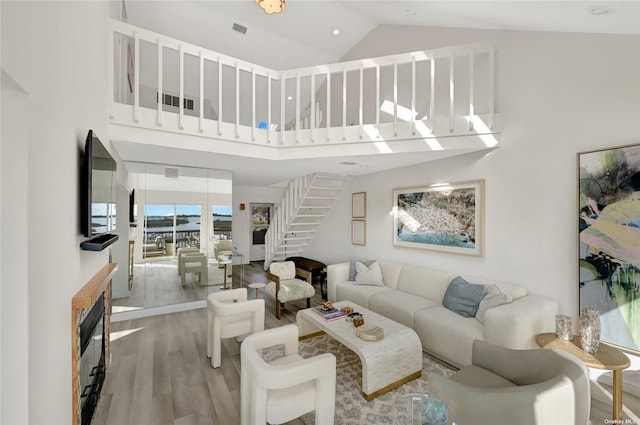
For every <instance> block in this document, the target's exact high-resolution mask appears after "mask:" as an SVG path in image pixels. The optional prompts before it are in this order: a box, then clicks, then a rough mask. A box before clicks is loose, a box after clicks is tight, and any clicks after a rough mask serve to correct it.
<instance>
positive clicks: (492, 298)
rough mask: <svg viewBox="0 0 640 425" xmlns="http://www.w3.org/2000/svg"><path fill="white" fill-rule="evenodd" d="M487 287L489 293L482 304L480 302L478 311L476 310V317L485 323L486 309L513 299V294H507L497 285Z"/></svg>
mask: <svg viewBox="0 0 640 425" xmlns="http://www.w3.org/2000/svg"><path fill="white" fill-rule="evenodd" d="M485 289H486V291H487V295H485V297H484V298H483V299H482V301H480V304H478V311H477V312H476V319H478V320H479V321H480V323H482V324H484V313H485V311H487V310H488V309H490V308H493V307H497V306H499V305H502V304H508V303H510V302H512V301H513V298H512V297H511V295H509V294H507V293H506V292H504V291H503V290H502V289H501V288H500V287H498V286H496V285H488V286H487V287H486V288H485Z"/></svg>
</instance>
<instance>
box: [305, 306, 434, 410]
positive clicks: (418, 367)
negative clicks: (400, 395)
mask: <svg viewBox="0 0 640 425" xmlns="http://www.w3.org/2000/svg"><path fill="white" fill-rule="evenodd" d="M333 305H334V307H336V308H340V307H341V306H351V307H353V309H354V311H357V312H359V313H361V314H362V315H363V316H364V320H365V323H366V324H372V325H378V326H380V327H382V328H383V329H384V338H383V339H382V340H380V341H365V340H363V339H360V338H359V337H358V336H357V335H356V328H355V326H353V323H352V322H348V321H346V319H339V320H334V321H331V322H326V321H325V320H324V319H323V318H322V317H320V315H319V314H318V313H316V312H314V311H312V309H304V310H299V311H298V314H297V315H296V323H297V325H298V329H299V335H300V339H306V338H311V337H314V336H316V335H319V334H322V333H326V334H328V335H330V336H331V337H333V338H334V339H335V340H336V341H338V342H340V343H341V344H342V345H344V346H345V347H347V348H348V349H350V350H351V351H353V352H354V353H356V354H357V355H358V357H360V362H361V363H362V393H363V396H364V398H365V399H366V400H367V401H371V400H373V399H374V398H375V397H377V396H379V395H382V394H384V393H386V392H388V391H391V390H394V389H395V388H398V387H399V386H401V385H404V384H405V383H407V382H409V381H411V380H413V379H416V378H419V377H420V376H421V375H422V344H421V343H420V338H418V335H417V334H416V333H415V332H414V331H413V329H411V328H408V327H406V326H404V325H402V324H400V323H398V322H394V321H393V320H391V319H388V318H386V317H384V316H381V315H379V314H377V313H374V312H373V311H370V310H367V309H366V308H364V307H361V306H359V305H357V304H354V303H352V302H349V301H340V302H337V303H334V304H333Z"/></svg>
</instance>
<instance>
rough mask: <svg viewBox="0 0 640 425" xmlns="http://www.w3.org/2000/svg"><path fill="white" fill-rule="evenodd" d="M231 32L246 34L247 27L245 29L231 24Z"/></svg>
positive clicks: (242, 26)
mask: <svg viewBox="0 0 640 425" xmlns="http://www.w3.org/2000/svg"><path fill="white" fill-rule="evenodd" d="M233 30H234V31H237V32H239V33H240V34H246V33H247V27H245V26H244V25H240V24H236V23H235V22H234V23H233Z"/></svg>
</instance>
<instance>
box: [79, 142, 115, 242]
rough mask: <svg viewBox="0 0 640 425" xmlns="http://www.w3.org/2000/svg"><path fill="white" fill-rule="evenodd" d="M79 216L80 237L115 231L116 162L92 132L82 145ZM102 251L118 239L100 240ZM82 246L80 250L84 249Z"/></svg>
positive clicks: (108, 237)
mask: <svg viewBox="0 0 640 425" xmlns="http://www.w3.org/2000/svg"><path fill="white" fill-rule="evenodd" d="M80 180H81V188H80V189H81V200H80V217H81V223H80V227H81V231H82V234H83V235H84V236H86V237H88V238H95V237H97V236H103V235H108V233H109V232H112V231H115V229H116V161H115V159H113V157H112V156H111V155H110V154H109V151H108V150H107V149H106V148H105V147H104V145H103V144H102V142H100V139H98V137H97V136H96V135H95V133H94V132H93V130H89V134H88V135H87V140H86V142H85V148H84V157H83V159H82V171H81V179H80ZM110 236H113V238H111V237H110ZM100 239H101V240H104V242H108V243H107V244H106V245H105V244H104V243H101V249H103V248H104V247H106V246H107V245H109V244H111V243H113V242H115V241H116V240H117V235H109V236H103V237H102V238H100ZM84 245H86V244H83V248H85V249H91V248H86V246H84Z"/></svg>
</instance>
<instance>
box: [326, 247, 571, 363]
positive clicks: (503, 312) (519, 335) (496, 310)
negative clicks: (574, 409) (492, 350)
mask: <svg viewBox="0 0 640 425" xmlns="http://www.w3.org/2000/svg"><path fill="white" fill-rule="evenodd" d="M377 263H378V265H379V266H380V269H381V271H382V282H383V283H384V286H372V285H362V284H354V282H352V281H349V268H350V263H349V262H347V263H341V264H332V265H329V266H328V268H327V289H328V298H329V300H331V301H344V300H348V301H351V302H353V303H355V304H358V305H360V306H362V307H365V308H368V309H369V310H372V311H375V312H376V313H378V314H382V315H383V316H385V317H388V318H390V319H392V320H395V321H396V322H399V323H402V324H404V325H405V326H409V327H411V328H412V329H413V330H414V331H415V332H416V333H417V334H418V337H420V341H421V342H422V348H423V350H424V351H425V352H427V353H429V354H432V355H434V356H435V357H437V358H440V359H442V360H444V361H446V362H447V363H450V364H452V365H454V366H457V367H464V366H468V365H470V364H471V352H472V346H473V341H474V340H475V339H479V340H483V341H486V342H489V343H491V344H495V345H498V346H502V347H506V348H512V349H526V348H534V347H537V345H536V343H535V335H536V334H538V333H540V332H552V331H555V315H556V314H558V310H559V305H558V303H557V302H556V301H554V300H551V299H548V298H544V297H540V296H536V295H530V294H527V290H526V289H525V288H523V287H520V286H516V285H512V284H508V283H502V282H494V281H489V280H486V279H482V278H476V277H473V276H465V275H462V276H461V277H462V278H463V279H465V280H467V281H468V282H469V283H474V284H483V285H485V287H488V286H490V285H496V286H498V287H499V288H500V289H502V291H503V292H505V293H507V294H509V295H510V296H511V297H512V298H513V301H512V302H510V303H507V304H502V305H498V306H495V307H493V308H489V309H487V310H486V311H485V312H484V315H483V318H484V323H481V322H480V321H479V320H478V319H476V318H475V317H470V318H465V317H463V316H461V315H459V314H457V313H455V312H453V311H451V310H449V309H447V308H446V307H444V306H443V305H442V302H443V298H444V295H445V292H446V290H447V287H448V286H449V283H450V282H451V280H453V279H454V278H455V277H456V276H458V274H456V273H449V272H443V271H439V270H434V269H430V268H426V267H418V266H411V265H405V264H401V263H397V262H392V261H384V260H377ZM365 322H366V317H365Z"/></svg>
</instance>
